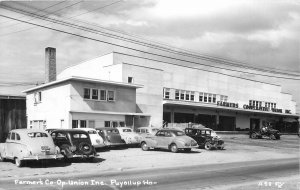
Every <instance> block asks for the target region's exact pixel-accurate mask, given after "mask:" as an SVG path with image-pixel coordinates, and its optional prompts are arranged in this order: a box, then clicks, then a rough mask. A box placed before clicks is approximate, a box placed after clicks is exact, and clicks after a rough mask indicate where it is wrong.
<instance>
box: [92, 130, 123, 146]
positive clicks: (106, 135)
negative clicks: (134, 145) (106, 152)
mask: <svg viewBox="0 0 300 190" xmlns="http://www.w3.org/2000/svg"><path fill="white" fill-rule="evenodd" d="M96 131H97V132H98V134H99V135H100V136H101V137H102V138H103V140H104V143H105V144H106V146H120V145H125V144H126V143H125V141H124V140H123V139H122V138H121V135H120V133H119V131H118V129H115V128H109V127H101V128H96Z"/></svg>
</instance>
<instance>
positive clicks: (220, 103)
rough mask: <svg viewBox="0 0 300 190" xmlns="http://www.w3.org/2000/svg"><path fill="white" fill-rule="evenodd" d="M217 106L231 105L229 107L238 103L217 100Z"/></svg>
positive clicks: (235, 106)
mask: <svg viewBox="0 0 300 190" xmlns="http://www.w3.org/2000/svg"><path fill="white" fill-rule="evenodd" d="M217 105H218V106H224V107H231V108H238V107H239V104H238V103H231V102H221V101H217Z"/></svg>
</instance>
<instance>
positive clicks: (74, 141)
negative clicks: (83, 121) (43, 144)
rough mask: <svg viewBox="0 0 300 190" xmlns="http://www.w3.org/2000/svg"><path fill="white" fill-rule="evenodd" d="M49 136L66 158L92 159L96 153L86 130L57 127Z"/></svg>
mask: <svg viewBox="0 0 300 190" xmlns="http://www.w3.org/2000/svg"><path fill="white" fill-rule="evenodd" d="M51 136H52V138H53V141H54V143H55V145H56V146H58V147H59V148H60V150H61V153H62V154H63V155H64V158H65V159H66V160H68V159H70V158H77V157H79V158H87V159H88V160H90V161H92V160H93V158H94V157H95V156H96V155H97V154H96V151H95V148H94V147H93V146H92V143H91V139H90V137H89V134H88V133H87V132H86V131H83V130H80V129H58V130H55V131H53V132H52V133H51Z"/></svg>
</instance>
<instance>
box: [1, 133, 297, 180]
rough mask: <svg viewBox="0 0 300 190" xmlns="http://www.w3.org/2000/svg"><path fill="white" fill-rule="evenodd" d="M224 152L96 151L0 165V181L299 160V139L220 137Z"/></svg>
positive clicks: (120, 149)
mask: <svg viewBox="0 0 300 190" xmlns="http://www.w3.org/2000/svg"><path fill="white" fill-rule="evenodd" d="M221 136H222V138H223V139H224V141H225V150H210V151H209V150H204V149H192V151H191V152H190V153H185V152H180V153H171V152H169V151H164V150H150V151H142V150H141V149H140V148H126V147H124V148H113V149H98V154H99V156H98V157H97V158H96V159H95V160H94V162H92V163H89V162H86V161H84V160H75V161H74V162H72V163H65V162H63V161H51V162H47V163H44V162H36V161H35V162H33V161H32V162H27V164H26V165H25V166H24V167H22V168H17V167H16V166H15V165H14V164H13V163H12V162H10V161H6V162H0V179H10V178H22V177H31V176H39V177H42V176H46V175H47V176H49V175H52V174H53V175H57V174H58V175H59V174H61V175H64V174H70V173H88V172H100V173H102V172H106V171H124V170H131V169H145V168H162V167H172V166H185V165H201V164H203V165H204V164H214V163H229V162H243V161H255V160H270V159H283V158H300V155H299V154H300V145H299V141H300V138H299V137H298V136H291V135H283V136H282V138H281V140H269V139H249V137H248V136H247V135H238V134H236V135H230V134H222V135H221Z"/></svg>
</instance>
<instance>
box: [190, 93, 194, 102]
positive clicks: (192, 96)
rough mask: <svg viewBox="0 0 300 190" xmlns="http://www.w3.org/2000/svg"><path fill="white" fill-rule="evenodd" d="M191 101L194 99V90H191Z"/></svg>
mask: <svg viewBox="0 0 300 190" xmlns="http://www.w3.org/2000/svg"><path fill="white" fill-rule="evenodd" d="M191 101H195V92H191Z"/></svg>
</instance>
